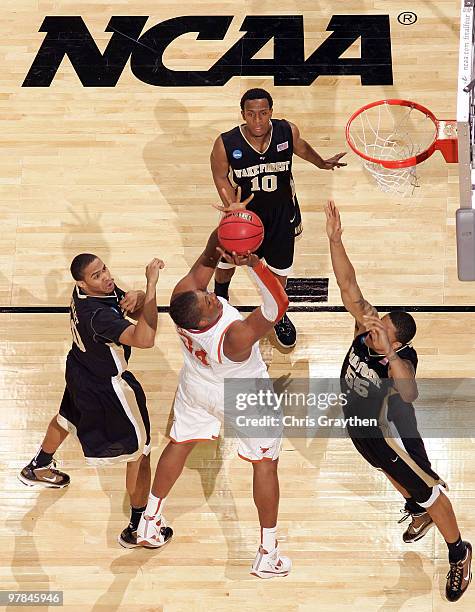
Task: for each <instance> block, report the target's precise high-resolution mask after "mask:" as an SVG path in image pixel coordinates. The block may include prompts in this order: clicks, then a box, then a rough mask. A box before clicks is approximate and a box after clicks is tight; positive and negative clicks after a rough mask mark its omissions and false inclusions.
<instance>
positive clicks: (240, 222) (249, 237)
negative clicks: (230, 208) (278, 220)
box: [218, 210, 264, 255]
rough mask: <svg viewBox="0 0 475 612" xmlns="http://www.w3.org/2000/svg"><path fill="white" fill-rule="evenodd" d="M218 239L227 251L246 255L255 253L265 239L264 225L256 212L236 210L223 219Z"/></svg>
mask: <svg viewBox="0 0 475 612" xmlns="http://www.w3.org/2000/svg"><path fill="white" fill-rule="evenodd" d="M218 239H219V242H220V244H221V246H222V247H223V249H224V250H225V251H228V253H232V252H233V251H235V252H236V253H237V254H238V255H244V254H245V253H247V251H251V253H254V251H256V250H257V249H258V248H259V247H260V246H261V244H262V241H263V240H264V226H263V225H262V221H261V220H260V218H259V217H258V216H257V215H256V213H255V212H252V211H250V210H235V211H234V212H231V213H229V214H227V215H226V216H225V217H223V218H222V219H221V223H220V224H219V227H218Z"/></svg>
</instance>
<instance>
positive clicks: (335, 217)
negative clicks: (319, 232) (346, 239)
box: [325, 200, 343, 242]
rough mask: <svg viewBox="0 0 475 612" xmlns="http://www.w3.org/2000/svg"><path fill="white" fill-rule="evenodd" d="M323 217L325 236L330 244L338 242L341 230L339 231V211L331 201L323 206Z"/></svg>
mask: <svg viewBox="0 0 475 612" xmlns="http://www.w3.org/2000/svg"><path fill="white" fill-rule="evenodd" d="M325 215H326V218H327V227H326V230H327V236H328V238H329V239H330V242H340V241H341V235H342V233H343V230H342V229H341V221H340V211H339V210H338V208H337V207H336V206H335V202H334V201H333V200H328V201H327V203H326V204H325Z"/></svg>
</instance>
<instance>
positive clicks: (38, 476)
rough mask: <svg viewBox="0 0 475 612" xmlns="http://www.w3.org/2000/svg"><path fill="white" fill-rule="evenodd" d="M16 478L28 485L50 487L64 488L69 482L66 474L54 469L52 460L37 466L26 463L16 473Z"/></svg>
mask: <svg viewBox="0 0 475 612" xmlns="http://www.w3.org/2000/svg"><path fill="white" fill-rule="evenodd" d="M18 480H19V481H20V482H22V483H23V484H25V485H27V486H28V487H34V486H37V487H48V488H52V489H64V487H67V486H68V485H69V483H70V482H71V479H70V478H69V476H68V475H67V474H65V473H64V472H60V471H59V470H57V469H56V462H55V461H54V460H53V461H52V462H51V463H50V464H49V465H46V466H43V467H38V468H34V467H33V466H32V465H27V466H26V467H24V468H23V469H22V471H21V472H20V473H19V474H18Z"/></svg>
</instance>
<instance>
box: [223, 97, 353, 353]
mask: <svg viewBox="0 0 475 612" xmlns="http://www.w3.org/2000/svg"><path fill="white" fill-rule="evenodd" d="M272 104H273V102H272V97H271V95H270V94H269V93H268V92H267V91H265V90H264V89H250V90H249V91H247V92H246V93H245V94H244V95H243V96H242V98H241V114H242V118H243V119H244V121H245V123H244V124H242V125H240V126H237V127H235V128H234V129H232V130H230V131H229V132H226V133H224V134H221V135H220V136H219V137H218V138H217V139H216V141H215V143H214V146H213V150H212V152H211V170H212V173H213V179H214V182H215V185H216V188H217V190H218V193H219V195H220V197H221V200H222V202H223V208H222V210H223V211H226V209H227V207H228V201H232V200H233V199H234V197H233V196H234V192H235V188H236V187H237V186H238V185H239V186H240V187H241V190H242V199H243V200H245V199H246V198H248V197H249V196H250V195H251V194H253V195H254V197H253V199H252V201H251V202H250V204H249V205H248V209H249V210H252V211H254V212H255V213H257V214H258V215H259V217H260V218H261V219H262V222H263V224H264V241H263V243H262V245H261V247H260V248H259V250H258V251H257V254H258V256H259V257H263V258H264V259H265V260H266V263H267V266H268V267H269V269H270V270H271V271H272V272H273V273H274V274H275V275H276V276H277V278H278V279H279V280H280V282H281V283H282V286H283V287H284V288H285V286H286V283H287V277H288V275H289V274H290V272H291V269H292V264H293V260H294V242H295V237H296V236H298V235H299V234H300V233H301V232H302V222H301V215H300V208H299V204H298V201H297V197H296V195H295V189H294V182H293V179H292V155H293V154H294V153H295V155H298V157H301V158H302V159H305V160H307V161H309V162H310V163H312V164H314V165H315V166H317V168H322V169H324V170H334V169H335V168H340V167H342V166H346V164H344V163H342V162H340V159H341V158H342V157H343V155H345V153H338V154H337V155H334V156H333V157H331V158H330V159H326V160H325V159H322V157H321V156H320V155H319V154H318V153H317V152H316V151H315V150H314V149H313V148H312V147H311V146H310V145H309V144H308V142H306V141H305V140H304V139H303V138H301V136H300V133H299V130H298V128H297V126H296V125H294V124H293V123H290V122H289V121H286V120H284V119H272ZM225 194H226V195H225ZM234 270H235V268H234V266H232V265H230V264H228V263H227V262H225V261H221V262H220V264H219V267H218V269H217V270H216V275H215V293H216V295H218V296H220V297H223V298H225V299H229V296H228V291H229V284H230V282H231V277H232V275H233V274H234ZM275 332H276V338H277V340H278V341H279V343H280V344H281V345H282V346H283V347H285V348H291V347H293V346H295V342H296V338H297V334H296V331H295V327H294V325H293V324H292V322H291V321H290V319H289V318H288V316H287V315H284V317H283V318H282V320H281V321H279V322H278V323H277V324H276V326H275Z"/></svg>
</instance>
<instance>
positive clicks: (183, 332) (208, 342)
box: [177, 297, 269, 387]
mask: <svg viewBox="0 0 475 612" xmlns="http://www.w3.org/2000/svg"><path fill="white" fill-rule="evenodd" d="M218 299H219V300H220V302H221V304H222V305H223V312H222V314H221V316H220V318H219V319H218V320H217V321H216V322H215V323H213V325H211V326H210V327H207V328H205V329H201V330H190V329H181V328H180V327H177V332H178V334H179V336H180V338H181V340H182V342H183V346H182V349H183V358H184V365H183V368H182V371H181V380H182V381H183V382H185V383H186V385H187V386H188V385H190V384H197V385H216V386H219V387H222V385H223V383H224V379H225V378H269V375H268V373H267V368H266V365H265V363H264V361H263V359H262V356H261V352H260V350H259V342H256V343H255V344H254V345H253V346H252V350H251V354H250V356H249V358H248V359H246V361H240V362H236V361H231V360H230V359H228V358H227V357H226V355H225V354H224V351H223V344H224V336H225V334H226V332H227V330H228V329H229V326H230V325H231V324H232V323H234V321H242V320H243V317H242V316H241V314H240V313H239V311H238V310H237V309H236V308H234V306H231V305H230V304H228V302H227V301H226V300H225V299H223V298H220V297H218Z"/></svg>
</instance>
